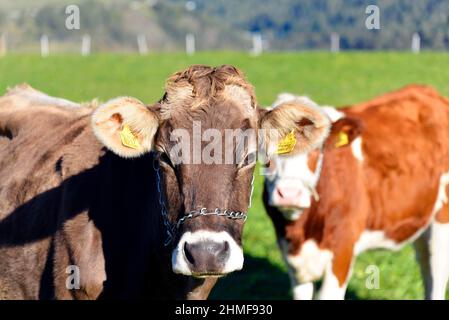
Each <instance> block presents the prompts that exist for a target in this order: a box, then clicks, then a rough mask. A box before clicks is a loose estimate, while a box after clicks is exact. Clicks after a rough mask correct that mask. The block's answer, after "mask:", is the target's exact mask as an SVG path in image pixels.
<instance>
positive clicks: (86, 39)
mask: <svg viewBox="0 0 449 320" xmlns="http://www.w3.org/2000/svg"><path fill="white" fill-rule="evenodd" d="M90 42H91V39H90V35H88V34H85V35H83V40H82V42H81V55H82V56H88V55H89V54H90Z"/></svg>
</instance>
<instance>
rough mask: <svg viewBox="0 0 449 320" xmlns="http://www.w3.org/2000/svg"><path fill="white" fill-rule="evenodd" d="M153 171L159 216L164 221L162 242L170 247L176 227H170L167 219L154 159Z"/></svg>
mask: <svg viewBox="0 0 449 320" xmlns="http://www.w3.org/2000/svg"><path fill="white" fill-rule="evenodd" d="M153 169H154V171H155V172H156V185H157V193H158V196H159V197H158V200H159V205H160V206H161V214H162V220H163V221H164V226H165V231H166V236H167V237H166V239H165V242H164V246H166V247H167V246H168V245H170V243H171V242H172V241H173V239H174V237H175V232H176V225H172V224H171V222H170V220H169V219H168V211H167V207H166V206H165V201H164V198H163V192H162V188H161V185H162V183H161V175H160V170H161V169H160V168H159V164H158V163H157V159H156V158H154V160H153Z"/></svg>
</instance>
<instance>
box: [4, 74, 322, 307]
mask: <svg viewBox="0 0 449 320" xmlns="http://www.w3.org/2000/svg"><path fill="white" fill-rule="evenodd" d="M280 121H282V123H283V124H282V125H280V124H279V122H280ZM303 122H307V125H303V124H302V123H303ZM311 124H312V125H311ZM259 127H263V128H264V129H280V132H281V133H282V132H286V131H290V130H293V129H295V130H297V131H298V139H301V140H304V141H305V143H304V145H305V146H306V145H308V144H317V143H320V142H322V141H323V140H324V135H325V133H326V132H327V130H328V127H329V122H328V120H327V118H326V116H325V115H323V114H322V113H321V112H319V111H316V110H311V109H310V108H308V107H305V106H295V107H286V108H283V109H279V110H276V111H273V112H267V111H262V112H259V111H258V110H257V106H256V100H255V97H254V94H253V89H252V87H251V85H250V84H249V83H248V82H247V81H246V80H245V79H244V77H243V75H242V73H241V72H240V71H239V70H237V69H236V68H234V67H232V66H221V67H217V68H212V67H207V66H192V67H190V68H188V69H186V70H184V71H182V72H178V73H176V74H175V75H173V76H172V77H171V78H170V79H169V81H168V82H167V85H166V92H165V95H164V97H163V98H162V99H161V101H160V102H159V103H156V104H155V105H152V106H146V105H144V104H143V103H142V102H140V101H138V100H136V99H134V98H129V97H122V98H116V99H113V100H111V101H109V102H107V103H105V104H103V105H101V106H99V107H98V108H93V107H83V106H78V105H77V104H74V103H72V102H69V101H66V100H62V99H55V98H52V97H48V96H46V95H44V94H42V93H39V92H37V91H36V90H33V89H30V88H27V87H25V88H17V89H15V90H12V91H10V92H9V93H8V94H7V95H6V96H4V97H3V98H1V99H0V298H4V299H8V298H9V299H11V298H14V299H37V298H42V299H52V298H57V299H95V298H140V297H149V298H158V299H167V298H206V297H207V296H208V294H209V291H210V290H211V288H212V286H213V285H214V283H215V281H216V279H217V277H220V276H222V275H225V274H227V273H230V272H232V271H235V270H239V269H241V268H242V265H243V252H242V243H241V236H242V228H243V225H244V221H245V219H246V214H245V213H244V212H246V211H247V209H248V203H249V201H250V191H251V181H252V175H253V170H254V161H252V160H251V159H252V158H253V157H251V155H252V154H253V151H254V149H257V146H254V144H251V143H250V142H249V141H250V140H247V141H248V142H247V143H243V144H242V143H239V141H236V139H231V140H230V141H225V144H226V145H225V146H226V150H228V151H229V150H230V151H231V156H234V155H235V157H232V159H235V161H231V162H226V163H221V162H220V161H218V162H214V161H213V162H207V163H206V162H203V161H201V160H202V159H201V157H200V161H199V162H197V160H198V159H196V157H198V156H199V155H200V156H201V155H206V156H207V155H208V152H210V153H213V155H211V157H206V158H207V160H210V159H209V158H212V159H213V160H217V157H216V156H217V155H219V154H220V153H219V150H217V149H216V148H211V147H210V144H207V143H206V142H207V141H210V140H212V141H213V146H214V147H215V145H216V144H217V145H219V144H220V143H221V142H223V140H222V138H223V137H222V138H218V140H215V139H212V138H216V136H215V134H217V133H221V132H223V131H226V130H231V131H233V130H241V131H243V130H244V129H248V130H249V129H252V130H255V131H257V130H258V128H259ZM304 133H307V136H305V135H304ZM207 135H209V136H208V137H209V139H210V140H207V138H206V140H199V143H198V140H197V138H198V136H200V137H201V136H203V137H204V136H207ZM268 138H269V137H268V136H267V139H268ZM183 139H187V140H183ZM191 142H193V143H192V144H191ZM265 143H270V141H269V140H268V141H265ZM237 144H238V146H237ZM191 145H192V148H191V147H190V146H191ZM185 146H188V147H187V148H184V147H185ZM178 149H181V152H178V151H179V150H178ZM237 150H240V153H241V154H240V156H239V157H238V158H237ZM190 151H192V154H193V160H192V161H189V160H188V154H189V153H190ZM223 156H224V155H223ZM232 159H231V160H232ZM180 160H181V161H180ZM218 160H222V157H221V156H219V157H218Z"/></svg>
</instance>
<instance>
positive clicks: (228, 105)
mask: <svg viewBox="0 0 449 320" xmlns="http://www.w3.org/2000/svg"><path fill="white" fill-rule="evenodd" d="M93 126H94V131H95V133H96V135H97V137H98V138H99V139H100V140H101V141H102V142H103V143H104V144H105V145H106V146H107V147H108V148H109V149H110V150H112V151H113V152H115V153H116V154H118V155H119V156H122V157H129V158H131V157H138V156H140V155H142V154H144V153H145V152H149V151H154V152H155V153H156V154H157V167H158V168H159V173H160V178H161V179H160V180H161V181H160V185H161V192H162V194H163V198H164V201H165V203H166V206H167V211H168V217H169V220H170V223H171V224H172V225H178V227H177V236H176V239H175V241H174V245H175V246H174V249H173V254H172V268H173V271H174V272H176V273H180V274H184V275H193V276H196V277H205V276H220V275H224V274H226V273H229V272H232V271H235V270H239V269H241V268H242V266H243V252H242V228H243V224H244V219H233V218H235V217H236V216H238V217H240V218H241V217H242V216H239V214H236V213H235V212H242V213H246V212H247V210H248V207H249V203H250V197H251V188H252V179H253V172H254V166H255V159H256V152H257V150H258V146H259V145H260V144H258V142H257V137H258V136H263V139H262V140H263V144H262V146H263V147H264V148H265V149H268V150H270V149H273V145H275V144H276V141H275V140H276V139H277V138H280V137H282V135H285V134H286V133H289V132H291V131H292V130H295V131H296V134H297V137H298V141H299V142H298V146H299V148H308V147H309V146H311V145H317V144H319V143H321V142H322V141H323V139H324V136H325V134H326V132H327V129H328V122H327V118H326V117H324V116H323V115H322V114H321V113H320V112H317V111H315V110H313V109H311V108H307V107H304V106H286V107H285V108H279V109H276V110H273V111H267V110H259V109H258V108H257V104H256V99H255V96H254V93H253V89H252V87H251V85H250V84H249V83H248V82H247V81H246V80H245V78H244V76H243V75H242V73H241V72H240V71H239V70H237V69H236V68H234V67H232V66H221V67H217V68H211V67H207V66H192V67H190V68H188V69H186V70H184V71H182V72H178V73H176V74H174V75H173V76H172V77H171V78H170V79H169V80H168V82H167V85H166V93H165V95H164V97H163V98H162V100H161V101H160V102H159V103H157V104H156V105H154V106H151V107H147V106H145V105H144V104H142V103H141V102H139V101H137V100H135V99H132V98H118V99H115V100H112V101H110V102H108V103H106V104H105V105H103V106H101V107H99V108H98V110H97V111H96V112H95V113H94V115H93ZM260 129H264V130H260ZM262 131H263V132H266V133H264V134H263V135H260V133H261V132H262ZM123 135H125V136H128V138H129V139H128V140H130V141H128V142H129V143H127V142H126V139H125V141H124V139H123ZM125 138H126V137H125ZM202 209H203V210H202ZM201 213H206V214H205V215H204V214H201ZM210 213H213V214H210ZM189 214H191V215H189ZM186 216H187V217H188V218H186V219H183V218H185V217H186ZM180 221H181V222H180Z"/></svg>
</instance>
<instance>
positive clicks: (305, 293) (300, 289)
mask: <svg viewBox="0 0 449 320" xmlns="http://www.w3.org/2000/svg"><path fill="white" fill-rule="evenodd" d="M278 245H279V248H280V249H281V254H282V258H283V259H284V261H285V263H286V265H287V268H288V276H289V278H290V284H291V287H292V294H293V299H294V300H312V299H313V291H314V286H313V283H312V282H306V283H300V282H299V281H298V279H297V274H298V272H297V270H296V269H295V267H294V266H292V265H290V264H289V263H288V259H287V256H288V241H287V240H286V239H285V238H282V237H280V238H279V239H278Z"/></svg>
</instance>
